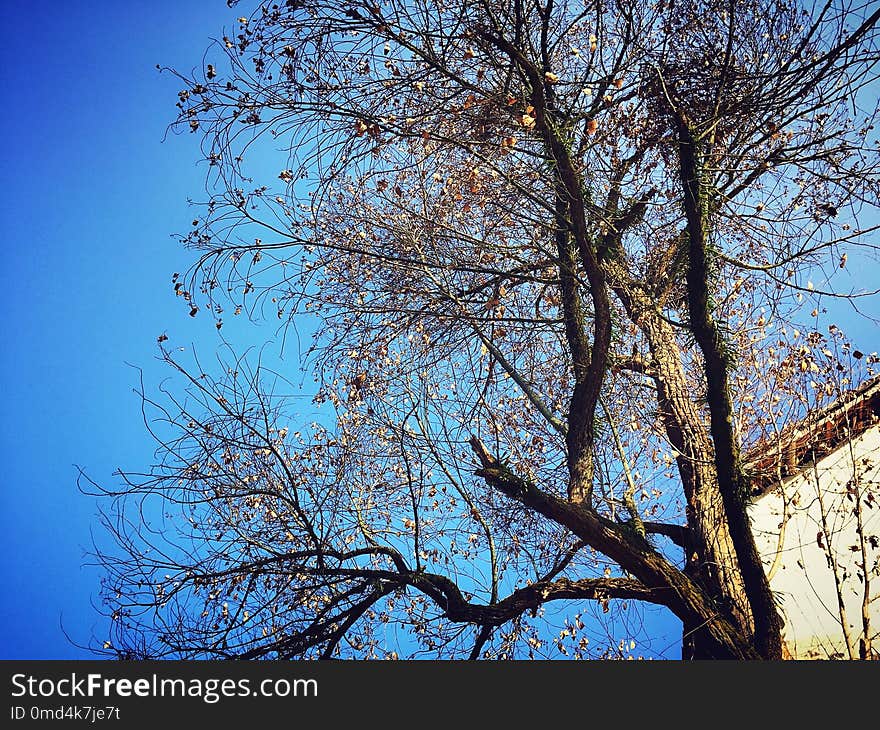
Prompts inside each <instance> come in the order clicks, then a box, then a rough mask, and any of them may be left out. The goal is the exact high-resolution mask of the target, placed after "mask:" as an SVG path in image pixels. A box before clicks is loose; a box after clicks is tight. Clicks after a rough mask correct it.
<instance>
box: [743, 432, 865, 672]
mask: <svg viewBox="0 0 880 730" xmlns="http://www.w3.org/2000/svg"><path fill="white" fill-rule="evenodd" d="M851 444H852V448H850V445H849V444H847V443H844V444H843V445H842V446H841V447H839V448H838V449H837V450H835V451H833V452H832V453H830V454H828V455H827V456H826V457H825V458H823V459H822V460H821V461H820V462H819V463H818V464H817V466H816V471H815V473H814V471H813V469H812V468H810V469H808V470H806V471H803V472H801V473H800V474H799V475H797V476H794V477H791V478H789V479H788V480H786V482H785V483H784V484H783V486H782V490H779V489H777V490H776V491H774V492H772V493H770V494H767V495H765V496H764V497H761V498H760V499H758V500H757V501H756V502H755V503H754V504H753V505H752V506H751V508H750V514H751V517H752V526H753V528H754V531H755V538H756V541H757V544H758V550H760V551H761V554H762V556H763V558H764V562H765V565H766V567H767V570H768V571H769V570H771V566H772V565H773V562H774V560H775V559H776V557H777V553H778V554H779V564H778V565H777V567H776V569H775V570H774V571H773V574H772V576H771V579H770V586H771V588H772V589H773V591H774V593H775V595H776V596H777V597H778V599H779V601H780V604H781V610H782V614H783V616H784V618H785V624H786V625H785V629H784V639H785V641H786V645H787V647H788V649H789V651H790V653H791V654H792V656H794V657H795V658H798V659H807V658H831V657H835V656H838V657H841V658H848V657H849V655H848V653H847V648H846V643H845V640H844V632H843V629H842V622H841V617H840V609H839V607H838V599H837V589H836V587H835V578H834V572H833V571H832V569H831V567H829V564H828V560H827V557H826V553H825V551H824V550H823V549H822V548H821V547H820V546H819V542H818V539H817V535H818V534H819V533H823V532H824V530H823V525H822V509H821V507H820V499H819V489H821V490H822V491H821V506H824V511H825V513H826V515H827V530H828V532H829V533H830V534H831V536H832V539H831V546H832V550H833V552H834V555H835V561H836V564H837V571H838V575H839V577H840V581H841V584H842V587H843V589H842V591H841V593H842V595H843V602H844V609H845V612H846V623H847V624H848V625H849V628H850V632H851V640H852V643H853V644H854V647H853V648H854V650H855V652H856V656H858V640H859V637H860V636H861V635H862V598H863V596H864V594H865V584H864V583H863V582H862V581H861V580H860V578H859V575H860V574H861V572H862V571H861V568H860V567H859V566H858V565H857V564H860V563H861V561H862V554H861V550H860V549H859V550H856V551H853V550H851V549H850V548H851V546H856V545H858V544H859V540H858V537H857V533H856V517H855V514H854V508H855V500H854V499H853V498H852V494H851V493H850V494H849V495H848V494H847V484H848V483H849V482H851V480H852V478H853V473H854V464H855V467H856V469H857V472H858V474H859V488H860V490H861V492H862V501H861V505H862V510H861V512H862V521H863V524H864V533H865V535H866V537H867V536H871V535H874V536H878V537H880V426H874V427H872V428H870V429H869V430H868V431H866V432H865V433H863V434H862V435H861V436H859V437H858V438H856V439H854V440H853V441H852V442H851ZM817 477H818V489H817ZM869 493H872V494H873V502H870V503H869V502H867V498H868V494H869ZM783 494H784V498H783ZM784 511H785V512H787V515H788V516H787V519H786V520H785V528H784V532H783V533H782V534H783V535H784V539H783V542H782V545H781V546H780V545H779V538H780V533H781V531H782V528H781V524H782V523H783V513H784ZM823 543H824V538H823ZM875 544H876V543H875ZM866 547H867V551H868V560H867V566H868V580H869V583H870V586H869V590H870V597H872V598H873V600H872V601H871V603H870V606H869V615H870V617H871V634H872V636H873V643H874V651H875V652H876V651H877V650H878V649H880V646H878V644H880V635H878V630H880V567H878V560H880V550H878V549H877V548H876V547H874V546H873V545H871V544H870V543H869V544H867V546H866Z"/></svg>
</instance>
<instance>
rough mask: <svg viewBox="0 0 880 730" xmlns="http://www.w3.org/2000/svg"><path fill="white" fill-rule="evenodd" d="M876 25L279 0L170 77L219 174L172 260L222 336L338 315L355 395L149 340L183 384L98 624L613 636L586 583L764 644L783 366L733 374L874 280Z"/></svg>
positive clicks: (316, 356) (166, 644)
mask: <svg viewBox="0 0 880 730" xmlns="http://www.w3.org/2000/svg"><path fill="white" fill-rule="evenodd" d="M878 18H880V9H877V8H875V7H873V5H872V4H871V3H864V4H861V5H860V4H853V3H836V2H828V3H823V4H817V5H815V6H808V5H803V4H800V3H797V2H769V1H765V0H755V1H754V2H751V1H749V2H744V1H740V0H705V1H698V0H689V1H685V2H674V3H666V2H659V3H653V4H649V3H643V2H631V1H629V0H619V1H617V2H591V1H587V2H576V3H575V2H554V0H546V1H545V2H528V1H526V0H512V1H511V2H508V1H505V2H494V1H492V0H448V1H443V0H441V1H439V2H426V1H423V0H407V1H406V2H398V1H397V0H388V1H387V2H382V3H374V2H370V1H362V0H353V1H352V2H349V3H345V4H340V3H332V2H322V1H321V0H318V2H311V3H304V2H298V1H297V0H289V1H288V2H286V3H278V4H274V5H273V4H266V5H262V6H260V7H258V8H257V9H256V10H254V11H253V13H251V14H250V15H247V16H243V17H241V18H240V19H239V23H238V28H237V31H238V32H237V34H235V35H234V36H233V35H232V34H230V35H229V36H225V37H224V38H223V40H222V41H220V42H219V43H217V44H215V45H213V46H212V47H211V48H210V49H209V51H208V53H207V54H206V56H205V61H204V64H203V67H201V68H199V69H197V71H196V72H195V73H194V74H179V73H177V72H174V73H177V75H178V76H179V78H180V79H181V81H182V84H183V89H182V90H181V91H180V95H179V97H180V101H179V104H178V106H179V119H178V123H177V124H178V126H179V128H182V129H188V130H191V131H192V132H193V133H195V134H197V135H199V136H200V138H201V140H202V151H203V153H204V157H205V159H206V160H207V161H208V163H209V164H210V168H209V169H210V170H211V175H210V179H209V186H208V192H209V194H210V197H209V199H208V200H207V201H206V202H205V203H204V204H203V206H202V207H201V208H200V209H199V211H200V212H199V213H198V215H197V217H196V219H195V220H194V221H193V227H192V230H191V232H190V233H189V234H188V235H186V236H185V237H184V241H185V243H186V244H187V245H189V246H191V247H192V248H193V249H194V250H195V251H197V252H198V253H199V258H198V261H197V263H196V264H195V265H194V266H193V268H192V270H191V271H190V272H189V273H188V274H187V275H186V276H182V277H178V276H177V275H175V282H174V285H175V290H176V292H177V293H178V295H180V296H181V297H182V298H183V299H184V300H185V301H186V303H187V306H188V307H189V311H190V314H192V315H193V316H196V314H197V313H198V312H199V311H203V312H204V311H209V312H211V313H212V315H213V316H214V318H215V325H216V326H217V327H218V328H220V327H222V326H223V316H224V315H227V316H228V315H229V314H230V312H231V316H235V315H239V314H242V313H243V314H245V315H250V316H253V317H260V316H265V315H266V314H267V313H268V314H269V315H270V316H271V317H275V316H276V315H277V317H278V318H279V320H280V321H281V322H282V324H290V323H292V322H296V321H297V318H298V317H301V316H305V317H307V318H309V317H310V318H314V320H315V321H318V322H319V323H320V326H319V329H318V332H317V333H316V335H315V339H314V343H313V346H312V347H311V349H310V351H309V359H308V362H309V363H310V364H311V365H312V366H313V367H314V371H315V373H316V376H317V377H318V379H319V385H320V390H319V393H318V396H317V399H316V400H317V402H318V404H319V405H321V406H322V407H323V408H324V409H332V412H333V414H334V418H333V421H334V422H333V425H332V427H329V426H327V425H326V424H325V426H323V427H321V426H315V427H314V428H310V427H307V426H305V425H303V426H297V425H294V424H290V423H289V421H288V419H289V418H290V416H289V413H290V409H289V405H285V401H284V398H282V397H280V396H276V395H275V393H276V392H278V391H277V389H278V388H279V387H280V386H279V385H278V382H280V381H276V380H275V378H274V376H273V377H271V378H268V379H267V378H266V377H265V375H266V374H265V373H264V372H262V371H261V370H260V369H259V368H257V367H250V368H249V366H248V364H247V360H245V359H233V361H232V362H231V363H228V364H227V367H226V368H225V373H224V375H223V376H222V377H220V378H219V379H215V378H213V377H211V376H209V375H208V374H206V373H204V372H202V369H201V368H200V367H199V366H197V365H196V366H194V367H184V366H183V365H182V364H181V363H179V362H178V361H176V360H175V359H174V358H173V357H172V352H171V351H170V350H165V349H163V353H164V357H165V358H166V360H167V361H168V363H169V364H170V365H171V366H172V367H174V368H176V369H177V370H178V372H179V375H180V377H182V378H186V379H187V380H188V388H189V392H190V394H191V395H192V396H195V399H194V400H193V398H189V399H187V400H181V399H175V398H173V397H171V396H169V398H170V400H169V401H166V402H164V403H158V402H153V401H152V400H150V399H147V398H146V396H145V400H146V402H147V404H152V405H154V406H155V407H157V408H160V409H162V410H161V413H162V414H163V420H165V421H167V424H166V425H165V426H163V427H162V428H160V429H158V430H157V432H156V436H157V438H158V440H159V443H160V454H161V458H160V460H159V463H157V465H156V466H155V467H154V468H153V469H152V470H150V471H149V473H147V474H144V475H126V476H125V479H124V483H123V486H122V487H121V488H119V489H108V490H102V491H106V492H107V493H109V494H112V495H115V496H117V497H118V500H117V502H116V503H115V507H114V508H113V509H108V511H107V515H106V516H107V520H106V521H107V524H108V526H109V527H110V529H111V530H112V533H113V535H114V536H115V538H116V540H117V542H118V546H119V549H116V550H115V551H100V552H99V556H98V557H99V560H100V562H101V563H102V564H103V565H104V566H105V567H106V569H107V579H106V584H105V587H104V588H105V591H104V597H105V600H106V605H107V607H108V612H109V613H111V614H112V616H113V618H114V624H113V626H114V634H113V636H112V637H111V638H110V639H109V640H108V641H107V642H106V649H107V651H108V652H111V653H116V654H121V655H124V656H184V657H198V656H201V657H204V656H228V657H242V658H257V657H295V656H322V657H333V656H355V655H363V656H380V655H389V654H390V653H392V652H393V653H394V655H395V656H397V655H414V656H415V655H419V656H420V655H436V656H444V657H471V658H478V657H483V656H486V657H512V656H522V655H536V654H541V653H542V652H544V651H546V650H548V649H552V650H553V651H561V652H563V653H566V654H571V655H574V656H595V655H596V654H595V653H591V649H590V647H588V646H587V643H586V641H585V634H584V626H585V623H584V620H583V618H582V614H583V612H584V610H585V608H584V607H585V606H590V605H593V606H599V607H601V608H602V609H603V610H602V612H601V613H598V619H601V618H602V617H603V616H605V615H606V613H607V617H608V618H614V617H617V618H620V617H621V616H624V614H625V611H627V610H631V607H632V606H633V605H635V604H640V603H645V604H656V605H659V606H661V607H664V608H665V609H668V610H669V611H671V612H672V613H673V614H674V615H675V616H676V617H677V618H678V619H680V621H681V622H682V625H683V636H684V642H683V644H684V655H685V656H686V657H698V658H709V657H716V658H778V657H780V656H781V655H782V642H781V638H780V628H781V626H780V619H779V616H778V613H777V610H776V605H775V601H774V597H773V595H772V593H771V591H770V588H769V583H768V581H767V578H766V575H765V572H764V569H763V567H762V562H761V557H760V555H759V553H758V550H757V548H756V545H755V540H754V537H753V535H752V530H751V527H750V524H749V519H748V516H747V512H746V508H747V503H748V495H749V493H750V489H751V484H752V480H753V479H754V475H753V474H751V473H750V472H749V471H748V470H747V469H745V468H744V466H743V458H742V456H741V454H742V452H743V449H744V448H747V447H748V446H749V445H750V444H752V443H756V442H757V440H758V439H759V437H760V436H761V435H762V429H761V425H762V424H766V419H765V418H764V416H765V414H766V410H767V408H770V407H771V405H772V403H771V399H772V397H773V391H772V389H768V388H763V389H760V388H759V389H757V390H750V389H749V388H748V387H744V386H745V384H747V383H748V382H749V373H754V372H755V368H757V367H758V366H759V365H758V364H759V363H760V362H762V358H763V357H764V354H766V348H767V347H768V342H767V339H768V338H770V339H776V338H778V337H781V336H784V335H783V334H780V333H781V332H782V330H783V328H784V327H789V329H790V327H791V325H790V323H791V322H793V321H796V319H797V318H798V317H799V316H803V315H802V313H803V311H804V310H803V308H804V307H807V308H810V307H812V306H813V302H814V301H815V299H816V297H818V296H840V297H849V298H852V299H853V300H855V299H856V298H857V297H858V296H861V295H863V294H867V293H868V292H864V291H863V290H856V289H855V288H853V283H852V280H851V279H847V278H846V277H847V276H848V273H849V271H850V269H848V268H847V267H846V261H847V258H846V257H847V255H848V256H849V257H850V262H851V263H850V267H851V264H852V262H854V261H864V260H866V257H870V256H873V253H874V250H875V249H874V248H873V246H872V245H871V244H870V233H871V232H872V231H873V228H871V227H870V225H869V223H870V216H871V215H873V214H874V212H875V211H876V203H877V196H878V184H880V176H878V172H880V169H878V154H877V152H878V150H877V136H876V134H875V131H874V127H873V122H874V118H875V116H876V112H877V109H876V95H875V96H874V97H873V98H871V94H870V88H869V86H870V84H872V83H874V82H875V81H876V78H877V61H878V49H877V40H878V31H877V20H878ZM866 99H867V100H868V101H867V103H868V104H869V105H870V106H869V107H868V108H865V105H866ZM814 282H815V283H814ZM164 347H166V345H165V344H163V348H164ZM273 384H274V385H273ZM773 407H776V406H773ZM777 411H778V409H777ZM169 434H170V435H169ZM139 498H140V499H141V500H142V502H138V499H139ZM154 500H158V502H159V503H160V505H159V506H158V507H155V508H153V507H149V506H143V504H144V503H150V502H152V501H154ZM135 504H141V505H142V506H141V507H140V509H139V510H137V511H135V512H132V511H131V506H132V505H135ZM175 513H176V514H175ZM150 515H157V516H158V515H167V518H166V519H159V518H158V517H156V519H152V518H151V517H150ZM171 515H174V517H173V519H172V517H171ZM560 601H566V602H569V604H570V605H571V606H572V609H571V610H572V611H574V612H576V615H575V614H571V615H566V616H565V617H563V618H561V619H558V618H557V619H553V620H557V621H558V622H559V621H561V630H560V631H559V635H558V636H556V637H555V638H554V639H552V640H551V639H549V638H548V634H547V632H546V630H542V628H541V627H542V626H543V625H545V623H547V624H550V625H552V620H551V614H552V613H553V611H554V608H553V607H554V606H556V605H557V602H560ZM611 606H616V607H617V610H615V611H611V609H610V607H611ZM591 622H592V619H591ZM554 630H555V629H554ZM623 646H624V645H623V644H621V645H620V647H619V648H620V649H621V651H623V650H624V649H623ZM633 646H634V644H633ZM612 648H613V644H612ZM611 653H612V654H614V653H615V652H614V651H613V650H612V652H611Z"/></svg>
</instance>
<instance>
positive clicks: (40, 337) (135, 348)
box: [0, 0, 880, 659]
mask: <svg viewBox="0 0 880 730" xmlns="http://www.w3.org/2000/svg"><path fill="white" fill-rule="evenodd" d="M0 7H2V19H3V22H4V31H5V32H4V39H3V42H2V44H0V84H2V98H3V101H4V110H3V114H2V115H0V140H2V141H3V151H2V157H0V191H2V192H0V213H2V215H0V244H2V252H0V337H2V343H0V382H2V392H0V500H2V503H0V527H2V529H0V555H2V556H3V561H2V567H0V571H2V574H0V585H2V590H0V616H2V621H0V658H4V659H12V658H35V659H39V658H71V657H85V656H88V654H87V653H86V652H85V651H83V650H81V649H78V648H77V647H76V646H75V645H73V644H72V643H70V642H69V641H68V640H67V639H66V638H65V636H64V633H63V632H62V625H63V627H64V628H65V629H66V631H67V632H68V633H69V634H70V636H71V638H72V639H74V640H75V641H77V642H82V643H85V642H87V641H88V640H89V638H90V637H91V635H92V634H93V633H94V635H96V636H98V637H103V636H104V631H103V630H102V627H101V624H100V619H99V618H98V614H97V612H96V611H94V610H93V608H92V607H91V601H92V600H93V599H94V598H95V596H96V595H97V588H98V578H99V574H98V572H97V571H96V570H95V569H93V568H89V567H84V565H83V563H84V551H85V550H86V549H87V547H88V546H89V545H90V543H91V537H90V529H91V527H92V526H94V525H95V522H96V520H95V514H96V506H95V501H94V500H93V499H90V498H88V497H84V496H83V495H81V494H80V493H79V491H78V490H77V487H76V468H75V466H74V465H75V464H78V465H81V466H83V467H84V468H85V469H86V470H87V471H88V473H89V475H90V476H92V477H93V478H95V479H96V480H98V481H101V482H104V483H110V482H112V477H111V474H112V472H113V471H114V470H115V469H116V468H117V467H120V466H126V467H128V468H138V467H143V466H145V465H147V464H148V463H149V462H150V459H151V456H152V447H151V444H150V442H149V441H148V440H147V439H146V437H145V433H144V429H143V424H142V423H141V421H140V413H139V399H138V397H137V396H136V395H135V394H134V393H133V390H132V389H133V388H134V387H135V386H136V385H137V383H138V374H137V372H136V371H135V370H133V369H132V368H131V367H127V366H126V363H132V364H135V365H137V366H139V367H142V368H143V369H144V371H145V378H146V380H147V384H148V387H149V385H150V384H151V383H152V384H155V383H156V382H157V381H158V380H159V379H160V378H161V377H163V376H164V375H165V374H166V370H165V369H164V368H162V367H161V366H160V365H159V364H158V363H157V362H156V360H155V356H156V352H157V351H156V337H157V336H158V335H159V334H160V333H162V332H166V331H167V333H168V334H169V336H170V337H171V338H172V339H171V341H172V342H173V343H180V342H182V343H191V342H192V343H199V344H200V346H201V347H203V348H204V349H210V348H213V347H214V345H215V344H216V343H217V341H218V339H217V335H216V332H215V331H214V330H213V327H212V326H211V325H210V322H209V321H208V320H207V319H203V318H197V319H195V320H191V319H189V317H187V316H186V313H185V310H184V309H183V308H182V306H181V304H182V303H181V301H180V300H179V299H176V298H175V297H174V296H173V295H172V290H171V283H170V277H171V273H172V272H174V271H183V270H185V269H186V268H187V265H188V262H189V261H190V257H189V255H188V254H187V253H186V252H185V251H183V250H182V249H181V247H180V246H179V245H178V244H177V243H176V242H175V241H174V240H173V239H172V238H171V235H170V234H171V233H173V232H175V231H182V230H185V229H186V227H187V225H188V222H189V220H190V219H191V218H192V216H191V215H190V213H189V212H188V210H187V206H186V199H187V197H188V196H191V197H199V192H200V190H201V189H202V185H203V182H204V174H205V168H204V167H199V166H197V165H196V164H195V160H196V159H197V150H196V144H195V143H196V141H197V140H196V139H195V137H190V136H188V135H184V136H181V137H175V136H169V137H168V139H167V140H166V141H165V142H164V143H162V141H161V140H162V138H163V136H164V134H165V129H166V125H167V124H168V122H169V121H171V120H172V118H173V116H174V111H175V109H174V103H175V102H176V94H177V91H178V88H179V87H178V83H177V82H176V80H175V79H174V78H173V77H171V76H170V75H169V74H162V75H160V74H159V73H158V72H157V70H156V64H157V63H159V64H162V65H168V66H175V67H178V68H181V69H186V70H188V69H189V68H191V67H193V66H196V65H199V64H200V61H201V58H202V53H203V51H204V49H205V48H206V46H207V44H208V41H209V39H210V38H212V37H213V38H217V37H220V36H222V35H223V28H224V26H225V27H226V28H227V29H231V28H233V27H234V25H235V17H236V15H237V13H236V12H235V11H234V10H229V9H228V8H227V7H226V4H225V2H224V1H223V0H179V1H178V2H170V1H167V0H155V1H152V2H148V1H146V0H126V1H125V2H118V1H109V0H108V1H104V2H99V1H97V0H96V1H94V2H87V1H84V0H78V1H77V0H69V1H67V2H62V1H60V0H53V1H48V2H40V3H28V2H10V1H8V0H4V1H3V2H2V3H0ZM875 270H876V269H875ZM875 278H878V279H880V277H875ZM869 309H870V308H869ZM873 310H874V311H875V312H876V305H874V307H873ZM225 331H226V330H225V329H224V332H225ZM850 331H852V332H854V333H855V334H856V335H857V337H858V341H859V342H860V343H864V345H863V349H866V350H867V351H869V352H870V351H872V350H875V349H878V344H880V343H878V338H877V331H876V327H875V326H874V325H872V324H871V323H870V322H867V321H864V320H862V321H857V322H854V323H851V326H850ZM665 629H666V630H667V631H668V630H669V626H668V624H667V626H665ZM673 633H674V632H673ZM674 641H675V639H674V638H673V642H674ZM671 656H672V657H674V656H675V653H674V650H673V652H672V654H671Z"/></svg>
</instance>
